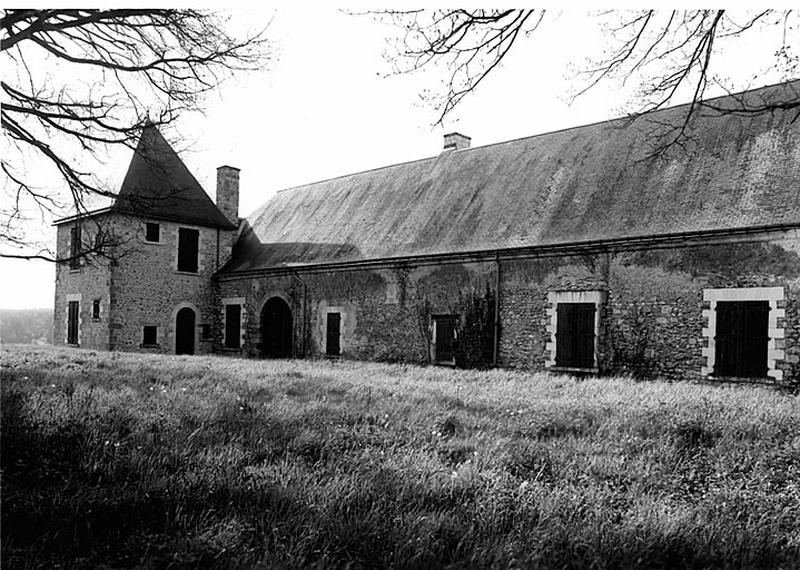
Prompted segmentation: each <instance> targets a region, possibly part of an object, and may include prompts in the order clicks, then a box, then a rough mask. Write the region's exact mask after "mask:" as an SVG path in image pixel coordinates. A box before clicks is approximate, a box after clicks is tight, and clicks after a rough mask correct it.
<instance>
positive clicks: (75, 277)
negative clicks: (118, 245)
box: [53, 216, 111, 350]
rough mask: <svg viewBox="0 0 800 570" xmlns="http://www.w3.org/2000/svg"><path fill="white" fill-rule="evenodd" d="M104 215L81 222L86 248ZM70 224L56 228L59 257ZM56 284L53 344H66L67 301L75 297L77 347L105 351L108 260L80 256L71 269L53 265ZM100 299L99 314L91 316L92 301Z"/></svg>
mask: <svg viewBox="0 0 800 570" xmlns="http://www.w3.org/2000/svg"><path fill="white" fill-rule="evenodd" d="M107 220H108V217H107V216H103V217H102V218H100V220H97V221H92V220H88V221H84V222H83V223H82V225H81V238H82V239H81V242H82V243H83V244H84V245H85V247H87V248H88V247H90V246H91V244H92V243H93V242H94V239H95V235H96V234H97V230H98V222H99V223H100V224H105V223H106V222H107ZM73 226H74V224H71V223H66V224H62V225H60V226H58V227H57V229H56V252H57V255H58V257H59V258H61V259H65V258H68V257H69V255H70V251H71V243H70V239H71V234H70V230H71V229H72V227H73ZM55 273H56V287H55V301H54V308H53V321H54V322H53V343H54V344H56V345H64V344H66V343H67V304H68V302H69V300H79V303H80V304H79V317H78V322H79V326H78V341H79V342H78V346H81V347H84V348H94V349H100V350H108V349H109V348H111V347H110V345H109V323H110V319H109V310H110V302H111V299H110V292H109V284H110V282H111V268H110V264H109V261H108V259H105V258H97V257H92V258H89V259H81V260H80V266H79V267H77V268H72V267H70V265H69V264H68V263H57V264H56V266H55ZM95 299H97V300H99V301H100V316H99V318H97V319H95V318H93V317H92V304H93V301H94V300H95Z"/></svg>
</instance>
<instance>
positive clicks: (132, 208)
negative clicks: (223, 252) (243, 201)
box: [112, 124, 236, 229]
mask: <svg viewBox="0 0 800 570" xmlns="http://www.w3.org/2000/svg"><path fill="white" fill-rule="evenodd" d="M112 210H113V211H116V212H121V213H126V214H133V215H136V216H142V217H150V218H156V219H162V220H170V221H175V222H182V223H187V224H196V225H200V226H209V227H218V228H225V229H235V228H236V226H234V225H233V224H232V223H231V222H230V221H228V219H227V218H226V217H225V216H224V215H223V214H222V212H220V211H219V209H218V208H217V206H216V205H215V204H214V202H213V201H212V200H211V198H209V196H208V194H206V192H205V191H204V190H203V188H202V187H201V186H200V184H199V183H198V182H197V180H196V179H195V177H194V176H192V173H191V172H189V169H188V168H186V165H185V164H183V161H182V160H181V159H180V157H179V156H178V153H176V152H175V150H174V149H173V148H172V147H171V146H170V145H169V143H168V142H167V141H166V140H165V139H164V137H163V136H162V135H161V133H160V132H159V131H158V129H157V128H156V127H155V125H152V124H150V125H147V126H145V127H144V128H143V129H142V134H141V137H140V138H139V143H138V144H137V145H136V150H135V151H134V153H133V158H132V159H131V163H130V166H128V172H127V174H126V175H125V179H124V180H123V181H122V186H121V187H120V190H119V194H118V195H117V199H116V201H115V203H114V206H113V207H112Z"/></svg>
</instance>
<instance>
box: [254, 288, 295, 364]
mask: <svg viewBox="0 0 800 570" xmlns="http://www.w3.org/2000/svg"><path fill="white" fill-rule="evenodd" d="M261 354H263V355H264V356H265V357H267V358H290V357H291V356H292V311H291V309H290V308H289V305H287V304H286V301H284V300H283V299H281V298H280V297H273V298H271V299H270V300H269V301H267V302H266V303H265V304H264V308H263V309H262V310H261Z"/></svg>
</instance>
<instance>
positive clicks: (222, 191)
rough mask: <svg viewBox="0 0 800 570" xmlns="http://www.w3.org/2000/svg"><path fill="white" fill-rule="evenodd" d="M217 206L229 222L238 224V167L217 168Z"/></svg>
mask: <svg viewBox="0 0 800 570" xmlns="http://www.w3.org/2000/svg"><path fill="white" fill-rule="evenodd" d="M217 208H219V211H220V212H222V213H223V215H224V216H225V217H226V218H228V220H230V222H231V223H232V224H233V225H235V226H238V225H239V169H238V168H235V167H233V166H220V167H219V168H217Z"/></svg>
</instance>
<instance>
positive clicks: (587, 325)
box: [556, 303, 596, 368]
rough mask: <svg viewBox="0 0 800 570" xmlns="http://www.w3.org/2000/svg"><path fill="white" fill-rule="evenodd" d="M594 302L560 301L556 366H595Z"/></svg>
mask: <svg viewBox="0 0 800 570" xmlns="http://www.w3.org/2000/svg"><path fill="white" fill-rule="evenodd" d="M595 312H596V309H595V304H594V303H559V304H558V308H557V327H556V328H557V330H556V366H563V367H565V368H594V367H595V358H594V319H595Z"/></svg>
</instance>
